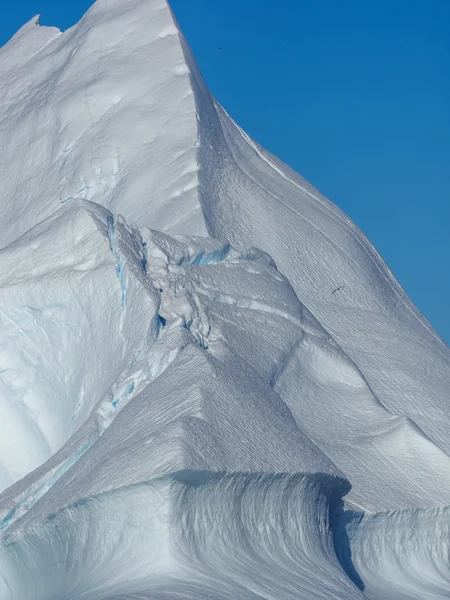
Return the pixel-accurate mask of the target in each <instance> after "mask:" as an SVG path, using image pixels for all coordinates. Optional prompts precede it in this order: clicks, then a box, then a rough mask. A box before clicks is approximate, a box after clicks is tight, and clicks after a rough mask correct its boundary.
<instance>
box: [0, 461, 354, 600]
mask: <svg viewBox="0 0 450 600" xmlns="http://www.w3.org/2000/svg"><path fill="white" fill-rule="evenodd" d="M346 489H347V484H346V483H345V482H344V481H342V480H339V479H337V478H332V477H329V476H325V475H319V474H316V475H310V476H305V475H302V474H297V475H286V474H276V475H273V474H239V473H236V474H232V475H227V474H224V473H208V472H186V471H181V472H178V473H174V474H172V475H169V476H166V477H163V478H160V479H157V480H153V481H149V482H145V483H141V484H138V485H134V486H130V487H125V488H120V489H115V490H112V491H110V492H108V493H105V494H100V495H95V496H90V497H87V498H84V499H80V500H77V501H76V502H75V503H74V504H72V505H69V506H67V507H65V508H62V509H61V510H58V511H56V512H55V513H53V514H51V515H49V516H48V518H46V519H45V520H43V521H42V522H40V523H39V524H38V525H37V526H35V527H33V528H31V529H28V530H25V531H20V532H17V533H14V534H11V535H8V536H6V537H5V538H4V539H3V540H2V543H1V546H0V596H1V597H2V598H4V599H5V600H7V599H10V598H11V599H16V598H20V599H21V600H31V599H33V600H50V599H53V598H54V599H56V598H60V597H62V596H64V598H67V600H75V599H76V598H80V597H85V598H87V599H88V600H100V599H101V598H109V597H112V596H114V597H118V596H120V597H121V598H124V599H125V598H126V599H128V598H130V599H131V598H135V597H139V598H150V597H155V596H157V597H161V595H163V596H164V597H165V598H166V597H167V598H171V597H174V598H175V597H179V596H180V594H182V595H183V597H185V598H186V597H188V598H204V597H209V596H210V595H213V596H214V597H215V598H223V599H225V598H236V597H239V598H243V599H246V598H248V599H249V600H256V599H257V598H267V599H269V598H271V599H272V598H281V597H282V598H286V599H288V598H293V599H294V598H298V597H299V595H300V597H307V598H310V599H314V600H316V599H317V600H318V599H324V600H325V599H327V600H330V599H336V600H344V599H345V600H350V599H352V600H353V599H355V600H356V599H358V598H362V595H361V594H360V592H359V591H358V589H357V588H356V586H354V585H353V584H352V583H351V582H350V581H349V580H348V579H347V577H346V575H345V573H344V571H343V570H342V569H341V567H340V565H339V563H338V561H337V558H336V555H335V552H334V547H333V539H332V530H331V518H330V514H331V512H332V511H334V510H335V508H336V506H337V505H338V504H339V501H340V497H341V495H342V493H345V491H346ZM25 566H26V571H24V567H25ZM135 594H136V596H135Z"/></svg>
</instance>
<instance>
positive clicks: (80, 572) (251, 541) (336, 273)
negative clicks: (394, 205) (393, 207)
mask: <svg viewBox="0 0 450 600" xmlns="http://www.w3.org/2000/svg"><path fill="white" fill-rule="evenodd" d="M0 80H1V83H2V85H0V143H1V147H2V161H1V162H0V178H1V181H2V193H1V195H0V209H1V211H2V222H1V223H0V233H1V235H0V248H1V249H0V407H1V419H0V600H81V599H83V600H108V599H109V600H113V599H114V600H144V599H150V598H152V599H155V598H158V599H161V600H162V599H164V598H180V597H182V598H202V599H212V598H224V599H225V598H243V599H249V600H256V599H257V598H265V599H270V600H272V599H273V600H282V599H289V598H293V599H294V598H295V599H298V598H302V599H306V600H316V599H327V600H329V599H335V600H344V599H358V598H360V599H362V598H367V599H370V600H409V599H411V600H413V599H421V600H438V599H443V598H448V596H449V594H450V565H449V559H448V557H449V552H450V548H449V527H448V522H449V519H448V510H449V509H448V507H449V506H450V438H449V435H448V432H449V426H450V410H449V398H450V351H449V349H448V348H447V346H446V345H445V344H444V343H443V342H442V340H441V339H440V338H439V337H438V335H437V334H436V333H435V332H434V331H433V330H432V328H431V326H430V325H429V324H428V323H427V322H426V320H425V319H424V318H423V317H422V315H420V313H419V312H418V311H417V309H416V308H415V307H414V306H413V305H412V304H411V302H410V300H409V299H408V298H407V296H406V294H405V293H404V292H403V290H402V289H401V288H400V286H399V285H398V283H397V282H396V281H395V279H394V277H393V276H392V274H391V273H390V271H389V269H388V268H387V266H386V265H385V264H384V262H383V260H382V258H381V257H380V256H379V255H378V253H377V252H376V250H375V249H374V248H373V246H372V245H371V244H370V242H369V241H368V240H367V239H366V238H365V237H364V235H363V234H362V233H361V232H360V231H359V229H358V228H357V227H356V225H355V224H353V223H352V222H351V221H350V220H349V219H348V218H347V217H346V216H345V215H344V214H343V213H342V212H341V211H340V210H339V209H338V208H337V207H336V206H334V205H333V204H332V203H331V202H329V201H328V200H327V199H326V198H324V197H323V196H321V195H320V193H319V192H318V191H317V190H315V189H314V188H313V187H312V186H311V185H310V184H309V183H307V182H306V181H304V180H303V179H302V178H301V177H300V176H299V175H297V174H296V173H294V172H292V171H291V170H290V169H289V168H288V167H286V165H283V164H282V163H281V162H280V161H278V159H276V158H275V157H273V156H272V155H270V154H269V153H267V152H266V151H265V150H264V149H262V148H261V147H259V146H258V145H257V144H255V143H254V142H253V141H252V140H251V139H249V138H248V136H247V135H246V134H245V133H244V132H243V131H242V130H241V129H240V128H239V127H238V126H237V125H236V124H235V123H234V122H233V121H232V120H231V118H230V117H229V116H228V115H227V114H226V112H225V111H224V110H223V109H222V107H221V106H219V105H218V103H217V102H216V101H215V100H214V99H213V98H212V97H211V95H210V94H209V92H208V90H207V88H206V86H205V84H204V82H203V80H202V77H201V74H200V72H199V70H198V67H197V66H196V63H195V60H194V58H193V57H192V55H191V53H190V50H189V48H188V46H187V43H186V41H185V39H184V38H183V35H182V33H181V32H180V31H179V28H178V25H177V23H176V20H175V18H174V16H173V14H172V12H171V10H170V7H169V6H168V4H167V2H166V0H126V1H125V0H98V1H97V2H96V3H95V4H94V5H93V7H92V8H91V9H90V10H89V11H88V13H87V14H86V15H85V16H84V17H83V19H82V20H81V21H80V22H79V23H78V24H77V25H75V26H74V27H72V28H71V29H69V30H68V31H66V32H64V33H62V32H60V31H59V30H57V29H55V28H46V27H41V26H40V25H39V20H38V18H36V19H33V20H32V21H31V22H30V23H28V24H26V25H25V26H24V27H23V28H22V29H21V30H20V31H19V32H18V33H17V34H16V36H14V38H13V39H12V40H11V41H10V42H9V43H8V44H7V45H6V46H4V47H3V48H1V49H0ZM338 286H345V287H343V288H342V289H341V290H340V291H339V293H336V294H333V293H332V291H333V289H335V288H336V287H338Z"/></svg>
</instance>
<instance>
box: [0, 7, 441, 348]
mask: <svg viewBox="0 0 450 600" xmlns="http://www.w3.org/2000/svg"><path fill="white" fill-rule="evenodd" d="M124 1H126V0H124ZM90 4H91V2H90V1H89V0H71V2H68V3H65V2H64V3H63V2H60V0H58V1H56V0H22V1H21V2H16V3H8V4H7V5H6V6H5V7H2V20H1V22H0V44H2V43H4V42H5V41H6V40H7V39H8V38H9V37H10V36H11V35H12V34H13V33H14V32H15V31H16V30H17V29H18V27H20V26H21V25H22V24H23V23H24V22H25V21H27V20H29V19H30V18H32V17H33V16H34V15H35V14H37V13H40V14H41V15H42V23H43V24H48V25H56V26H59V27H61V28H62V29H65V28H67V27H68V26H70V25H71V24H73V23H74V22H75V21H77V20H78V19H79V17H81V15H82V14H83V13H84V12H85V10H86V9H87V8H88V7H89V5H90ZM172 7H173V9H174V12H175V14H176V16H177V18H178V20H179V22H180V25H181V26H182V29H183V31H184V33H185V35H186V37H187V38H188V41H189V42H190V44H191V47H192V49H193V51H194V53H195V55H196V57H197V60H198V62H199V64H200V67H201V69H202V71H203V74H204V76H205V79H206V81H207V83H208V85H209V87H210V89H211V91H212V92H213V94H214V95H215V96H216V97H217V98H218V100H219V101H220V102H221V103H222V104H223V105H224V107H225V108H226V109H227V111H228V112H229V113H230V114H231V115H232V116H233V118H234V119H235V120H236V121H237V122H238V123H239V124H240V125H241V126H242V127H243V128H244V129H245V130H246V131H247V132H248V133H249V134H250V135H251V136H252V137H253V138H255V139H256V140H257V141H258V142H260V143H261V144H262V145H263V146H265V147H266V148H268V149H269V150H271V151H272V152H274V153H275V154H277V155H278V156H279V157H280V158H281V159H282V160H284V161H285V162H287V163H289V164H290V165H291V166H292V167H293V168H294V169H295V170H297V171H299V172H300V173H301V174H302V175H303V176H304V177H306V178H307V179H308V180H309V181H311V183H313V184H314V185H315V186H316V187H318V188H319V189H320V190H321V192H322V193H324V194H325V195H326V196H328V197H329V198H330V199H331V200H333V201H334V202H335V203H336V204H338V205H339V206H340V207H341V208H342V209H343V210H344V211H345V212H346V213H347V214H349V215H350V217H351V218H352V219H354V220H355V221H356V223H357V224H358V225H359V226H360V227H361V229H362V230H363V231H364V232H365V233H366V234H367V235H368V237H369V238H370V239H371V241H372V242H373V243H374V244H375V246H376V247H377V249H378V250H379V251H380V252H381V254H382V255H383V257H384V258H385V260H386V261H387V263H388V265H389V266H390V267H391V269H392V270H393V272H394V274H395V275H396V276H397V278H398V280H399V281H400V283H401V284H402V285H403V287H404V288H405V289H406V291H407V292H408V294H409V295H410V296H411V298H412V299H413V301H414V302H415V303H416V304H417V306H418V307H419V309H420V310H421V311H422V312H423V313H424V314H425V316H426V317H427V318H428V319H429V320H430V321H431V323H432V324H433V326H434V327H435V328H436V330H437V331H438V333H440V335H441V336H442V337H444V339H445V340H446V341H447V343H450V318H449V316H448V311H447V306H448V304H449V303H448V296H449V295H450V234H449V228H450V35H449V31H450V1H449V0H427V1H426V2H425V1H424V0H395V1H393V0H376V1H375V0H367V1H365V2H361V0H340V1H339V2H338V1H337V0H321V1H320V2H318V1H317V0H278V1H277V2H271V3H269V2H267V3H266V2H261V0H189V1H187V0H172ZM218 46H221V47H223V50H222V51H219V50H218V49H217V47H218Z"/></svg>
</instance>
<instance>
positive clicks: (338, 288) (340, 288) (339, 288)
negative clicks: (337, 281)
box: [331, 285, 345, 294]
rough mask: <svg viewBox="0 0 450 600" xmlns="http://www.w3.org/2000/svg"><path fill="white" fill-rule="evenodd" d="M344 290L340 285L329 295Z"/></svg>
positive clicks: (343, 286)
mask: <svg viewBox="0 0 450 600" xmlns="http://www.w3.org/2000/svg"><path fill="white" fill-rule="evenodd" d="M344 288H345V285H340V286H339V287H337V288H336V289H334V290H333V291H332V292H331V293H332V294H334V293H335V292H338V291H339V290H343V289H344Z"/></svg>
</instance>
